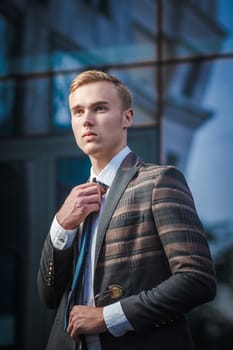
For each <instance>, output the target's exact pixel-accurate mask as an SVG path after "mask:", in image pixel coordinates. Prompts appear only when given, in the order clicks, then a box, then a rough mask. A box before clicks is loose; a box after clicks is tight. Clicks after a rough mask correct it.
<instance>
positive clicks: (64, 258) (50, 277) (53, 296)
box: [37, 234, 73, 308]
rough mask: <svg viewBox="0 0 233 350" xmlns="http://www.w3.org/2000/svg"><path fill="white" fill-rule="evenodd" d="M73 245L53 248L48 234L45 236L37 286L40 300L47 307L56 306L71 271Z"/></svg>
mask: <svg viewBox="0 0 233 350" xmlns="http://www.w3.org/2000/svg"><path fill="white" fill-rule="evenodd" d="M72 262H73V247H72V246H71V248H69V249H64V250H58V249H55V248H54V247H53V245H52V242H51V238H50V234H48V236H47V237H46V240H45V242H44V247H43V250H42V254H41V259H40V265H39V271H38V275H37V286H38V292H39V296H40V298H41V300H42V301H43V302H44V303H45V304H46V305H47V307H49V308H56V307H58V305H59V303H60V300H61V297H62V295H63V293H64V291H65V288H67V287H68V286H69V283H70V280H71V273H72Z"/></svg>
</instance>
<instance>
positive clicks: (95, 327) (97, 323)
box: [67, 305, 107, 340]
mask: <svg viewBox="0 0 233 350" xmlns="http://www.w3.org/2000/svg"><path fill="white" fill-rule="evenodd" d="M106 331H107V328H106V325H105V322H104V318H103V308H96V307H92V306H85V305H75V306H74V307H73V308H72V310H71V312H70V316H69V324H68V327H67V333H68V334H69V335H70V336H71V337H72V338H73V339H75V340H77V339H78V337H79V336H80V335H83V334H96V333H103V332H106Z"/></svg>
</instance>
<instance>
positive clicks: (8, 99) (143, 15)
mask: <svg viewBox="0 0 233 350" xmlns="http://www.w3.org/2000/svg"><path fill="white" fill-rule="evenodd" d="M232 11H233V1H231V0H230V1H228V0H202V1H199V0H143V1H136V0H67V1H63V0H11V1H9V0H1V4H0V179H1V182H0V195H1V211H0V213H1V214H0V217H1V227H2V230H1V235H0V280H1V288H0V350H3V349H4V350H5V349H8V350H10V349H11V350H13V349H18V350H31V349H34V350H43V349H44V347H45V343H46V340H47V337H48V333H49V330H50V327H51V323H52V321H53V317H54V312H53V311H49V310H47V309H46V308H45V307H44V306H43V305H42V304H41V302H40V300H39V297H38V293H37V287H36V274H37V269H38V264H39V258H40V253H41V249H42V244H43V241H44V239H45V236H46V235H47V232H48V229H49V226H50V223H51V221H52V218H53V215H54V213H55V211H56V210H57V208H58V207H59V206H60V204H61V202H62V200H63V198H64V196H65V195H66V193H68V191H69V190H70V189H71V187H72V186H73V185H75V184H79V183H82V182H84V181H86V179H87V177H88V171H89V160H88V159H87V158H86V156H84V154H83V153H82V152H81V151H80V150H79V149H78V148H77V147H76V145H75V141H74V138H73V135H72V132H71V127H70V114H69V110H68V103H67V98H68V89H69V84H70V83H71V81H72V79H73V77H74V76H75V75H77V74H78V73H79V72H81V71H83V70H85V69H89V68H97V69H101V70H104V71H107V72H110V73H112V74H116V75H117V76H119V77H120V78H121V79H122V80H123V81H125V82H126V83H127V84H128V85H129V87H130V89H131V90H132V92H133V96H134V101H133V107H134V110H135V121H134V125H133V127H132V128H131V129H130V130H129V145H130V147H131V148H132V149H133V150H135V151H136V152H137V153H138V154H140V155H141V156H142V157H143V158H144V159H145V160H147V161H153V162H157V163H160V164H172V165H175V166H177V167H178V168H180V169H181V170H182V171H183V172H184V174H185V176H186V178H187V181H188V183H189V186H190V188H191V190H192V192H193V195H194V199H195V202H196V206H197V210H198V213H199V215H200V217H201V220H202V222H203V224H204V226H205V230H206V232H207V235H208V239H209V243H210V247H211V251H212V254H213V258H214V262H215V264H216V271H217V278H218V293H217V297H216V299H215V300H213V301H212V302H211V303H208V305H203V306H201V307H199V308H197V309H196V310H194V311H193V312H192V313H191V315H190V322H191V326H192V333H193V337H194V340H195V344H196V350H202V349H203V350H215V349H216V350H217V349H219V348H220V347H221V349H222V350H226V349H232V346H233V331H232V330H233V305H232V303H233V209H232V208H233V181H232V178H233V158H232V148H233V121H232V88H233V21H232Z"/></svg>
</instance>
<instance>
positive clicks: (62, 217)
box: [56, 182, 106, 230]
mask: <svg viewBox="0 0 233 350" xmlns="http://www.w3.org/2000/svg"><path fill="white" fill-rule="evenodd" d="M105 192H106V189H104V188H103V187H102V186H100V185H98V184H96V183H94V182H88V183H85V184H82V185H78V186H75V187H74V188H73V189H72V190H71V192H70V194H69V195H68V196H67V198H66V200H65V202H64V203H63V205H62V207H61V208H60V210H59V211H58V212H57V215H56V217H57V221H58V222H59V224H60V225H61V226H62V227H63V228H64V229H65V230H72V229H74V228H76V227H77V226H78V225H79V224H80V223H81V222H82V221H83V220H84V219H85V218H86V217H87V216H88V215H89V214H90V213H92V212H95V211H96V212H98V211H99V209H100V204H101V198H102V195H103V194H104V193H105Z"/></svg>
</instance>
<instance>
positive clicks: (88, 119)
mask: <svg viewBox="0 0 233 350" xmlns="http://www.w3.org/2000/svg"><path fill="white" fill-rule="evenodd" d="M93 124H94V119H93V113H92V112H91V111H90V110H85V113H84V115H83V125H84V126H89V125H93Z"/></svg>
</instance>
